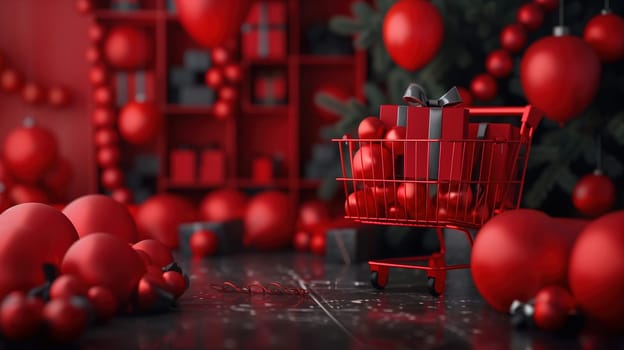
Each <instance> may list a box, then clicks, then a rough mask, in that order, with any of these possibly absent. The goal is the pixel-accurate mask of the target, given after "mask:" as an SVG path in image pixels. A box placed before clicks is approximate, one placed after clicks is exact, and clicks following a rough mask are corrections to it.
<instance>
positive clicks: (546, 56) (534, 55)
mask: <svg viewBox="0 0 624 350" xmlns="http://www.w3.org/2000/svg"><path fill="white" fill-rule="evenodd" d="M520 80H521V83H522V89H523V90H524V93H525V95H526V97H527V99H528V100H529V102H530V103H531V104H532V105H534V106H535V107H537V108H539V109H541V110H542V111H544V113H545V114H546V117H547V118H550V119H552V120H555V121H557V122H559V123H565V122H567V121H569V120H571V119H572V118H574V117H576V116H577V115H578V114H579V113H581V112H582V111H583V110H584V109H585V108H587V106H589V104H590V103H591V102H592V101H593V99H594V96H595V95H596V92H597V91H598V85H599V82H600V61H599V60H598V56H596V53H595V52H594V50H593V49H592V48H591V47H590V46H589V45H587V44H586V43H585V42H584V41H583V40H581V39H579V38H577V37H574V36H570V35H564V36H549V37H546V38H542V39H540V40H538V41H537V42H535V43H533V44H532V45H531V46H530V47H529V48H528V49H527V50H526V52H525V54H524V56H523V57H522V63H521V65H520Z"/></svg>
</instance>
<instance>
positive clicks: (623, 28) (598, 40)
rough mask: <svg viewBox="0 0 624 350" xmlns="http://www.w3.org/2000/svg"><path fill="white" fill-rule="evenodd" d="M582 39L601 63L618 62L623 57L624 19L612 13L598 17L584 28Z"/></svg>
mask: <svg viewBox="0 0 624 350" xmlns="http://www.w3.org/2000/svg"><path fill="white" fill-rule="evenodd" d="M583 39H584V40H585V42H587V43H588V44H589V45H591V47H593V48H594V50H595V51H596V53H597V54H598V57H600V59H601V60H602V61H604V62H615V61H619V60H621V59H622V58H623V57H624V19H622V17H620V16H618V15H616V14H613V13H608V14H604V15H598V16H596V17H594V18H592V19H591V20H590V21H589V23H587V25H586V26H585V31H584V32H583Z"/></svg>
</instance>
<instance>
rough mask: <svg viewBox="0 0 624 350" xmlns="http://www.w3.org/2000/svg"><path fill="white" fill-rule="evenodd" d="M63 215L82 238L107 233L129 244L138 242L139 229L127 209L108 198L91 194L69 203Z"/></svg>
mask: <svg viewBox="0 0 624 350" xmlns="http://www.w3.org/2000/svg"><path fill="white" fill-rule="evenodd" d="M63 213H64V214H65V215H66V216H67V217H68V218H69V220H70V221H71V222H72V223H73V224H74V227H76V231H78V235H79V236H80V238H84V237H85V236H87V235H90V234H92V233H96V232H106V233H109V234H112V235H114V236H117V237H119V239H121V240H123V241H125V242H127V243H134V242H136V237H137V229H136V225H135V224H134V220H133V219H132V216H131V215H130V213H129V212H128V209H126V207H125V206H124V205H123V204H121V203H119V202H117V201H115V200H113V199H112V198H110V197H108V196H104V195H101V194H90V195H86V196H82V197H79V198H77V199H75V200H74V201H72V202H71V203H69V204H68V205H67V206H66V207H65V209H63Z"/></svg>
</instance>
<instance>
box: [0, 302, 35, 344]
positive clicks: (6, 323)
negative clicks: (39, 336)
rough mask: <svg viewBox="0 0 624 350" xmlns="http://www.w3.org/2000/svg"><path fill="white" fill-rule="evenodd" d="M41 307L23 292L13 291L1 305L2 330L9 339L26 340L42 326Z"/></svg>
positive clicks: (0, 326) (0, 324)
mask: <svg viewBox="0 0 624 350" xmlns="http://www.w3.org/2000/svg"><path fill="white" fill-rule="evenodd" d="M41 312H42V310H41V308H40V307H37V306H35V304H34V303H33V301H32V300H30V299H28V298H26V296H25V295H24V294H23V293H22V292H12V293H10V294H9V295H7V296H6V298H4V300H3V301H2V305H0V331H2V335H3V336H4V337H6V338H7V339H10V340H13V341H20V340H25V339H27V338H29V337H31V336H33V335H34V334H35V333H36V332H37V331H38V330H39V328H40V327H41V324H42V315H41Z"/></svg>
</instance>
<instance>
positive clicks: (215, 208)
mask: <svg viewBox="0 0 624 350" xmlns="http://www.w3.org/2000/svg"><path fill="white" fill-rule="evenodd" d="M246 208H247V196H245V194H244V193H242V192H240V191H236V190H230V189H223V190H216V191H212V192H210V193H208V194H207V195H206V196H205V197H204V199H202V201H201V204H200V205H199V215H200V216H201V219H202V220H204V221H226V220H233V219H242V218H243V217H244V216H245V210H246Z"/></svg>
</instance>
